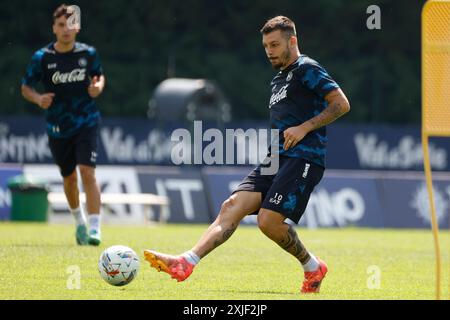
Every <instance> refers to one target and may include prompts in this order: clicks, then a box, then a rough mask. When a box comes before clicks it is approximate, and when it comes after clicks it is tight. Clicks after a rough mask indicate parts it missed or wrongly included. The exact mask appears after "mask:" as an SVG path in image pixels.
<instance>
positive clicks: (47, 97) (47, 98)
mask: <svg viewBox="0 0 450 320" xmlns="http://www.w3.org/2000/svg"><path fill="white" fill-rule="evenodd" d="M54 96H55V94H54V93H52V92H49V93H44V94H41V95H40V96H39V101H38V102H39V103H38V105H39V107H41V108H42V109H48V107H50V105H51V104H52V102H53V97H54Z"/></svg>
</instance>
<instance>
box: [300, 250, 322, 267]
mask: <svg viewBox="0 0 450 320" xmlns="http://www.w3.org/2000/svg"><path fill="white" fill-rule="evenodd" d="M309 256H310V257H311V258H310V259H309V260H308V262H307V263H305V264H302V267H303V270H305V272H312V271H316V270H317V269H319V260H317V258H316V257H315V256H314V255H313V254H312V253H310V254H309Z"/></svg>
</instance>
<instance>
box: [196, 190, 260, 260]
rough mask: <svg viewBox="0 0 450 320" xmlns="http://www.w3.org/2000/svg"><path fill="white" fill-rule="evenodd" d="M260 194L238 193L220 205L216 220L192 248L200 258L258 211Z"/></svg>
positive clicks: (221, 242)
mask: <svg viewBox="0 0 450 320" xmlns="http://www.w3.org/2000/svg"><path fill="white" fill-rule="evenodd" d="M260 204H261V194H260V193H256V192H245V191H243V192H238V193H235V194H233V195H232V196H231V197H230V198H228V199H227V200H226V201H225V202H224V203H223V205H222V208H221V210H220V213H219V215H218V216H217V218H216V220H215V221H214V222H213V223H212V224H211V225H210V226H209V228H208V229H207V230H206V232H205V233H204V234H203V235H202V237H201V238H200V240H199V241H198V242H197V244H196V245H195V246H194V247H193V248H192V251H193V252H195V254H196V255H197V256H199V257H200V258H203V257H205V256H206V255H207V254H208V253H210V252H211V251H213V250H214V249H215V248H217V247H218V246H220V245H221V244H223V243H224V242H225V241H227V240H228V239H229V238H230V237H231V235H232V234H233V233H234V231H235V230H236V228H237V227H238V225H239V222H240V221H241V220H242V219H243V218H244V217H245V216H246V215H247V214H249V213H251V212H254V211H256V210H258V208H259V206H260Z"/></svg>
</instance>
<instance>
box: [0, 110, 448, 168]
mask: <svg viewBox="0 0 450 320" xmlns="http://www.w3.org/2000/svg"><path fill="white" fill-rule="evenodd" d="M327 130H328V138H329V141H328V149H327V156H326V163H327V168H328V169H363V170H409V171H410V170H413V171H423V151H422V143H421V135H420V127H419V126H386V125H384V126H379V125H377V126H375V125H366V124H365V125H343V124H340V123H336V124H331V125H330V126H328V128H327ZM268 139H269V140H270V134H269V132H268V122H267V121H251V122H250V121H235V122H232V123H229V124H227V127H223V128H215V127H214V125H212V124H211V123H209V124H207V123H204V122H186V123H159V122H155V121H150V120H147V119H141V118H140V119H137V118H132V119H129V118H124V119H120V118H105V119H103V122H102V125H101V128H100V137H99V142H100V143H99V150H98V164H122V165H182V166H186V167H187V168H189V167H191V166H192V165H198V166H208V165H211V164H213V165H223V166H248V165H254V164H256V163H258V162H260V161H261V160H262V158H263V157H264V155H265V154H266V152H267V143H268ZM230 145H231V146H232V147H231V149H230V148H229V147H230ZM449 152H450V139H448V138H432V139H431V140H430V161H431V164H432V168H433V170H436V171H450V161H449ZM176 157H178V159H177V158H176ZM180 158H182V160H183V162H180ZM0 162H4V163H53V160H52V157H51V153H50V150H49V148H48V141H47V137H46V134H45V120H44V119H43V118H41V117H17V116H16V117H10V116H2V117H1V118H0Z"/></svg>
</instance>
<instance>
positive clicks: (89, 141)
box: [48, 126, 98, 177]
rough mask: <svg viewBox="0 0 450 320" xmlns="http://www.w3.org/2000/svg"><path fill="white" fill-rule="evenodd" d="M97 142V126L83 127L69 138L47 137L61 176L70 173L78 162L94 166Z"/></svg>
mask: <svg viewBox="0 0 450 320" xmlns="http://www.w3.org/2000/svg"><path fill="white" fill-rule="evenodd" d="M97 142H98V126H93V127H85V128H83V129H81V131H80V132H78V133H77V134H76V135H74V136H72V137H69V138H52V137H49V138H48V145H49V147H50V151H51V152H52V155H53V160H55V163H56V164H57V165H58V167H59V170H60V172H61V175H62V176H63V177H67V176H69V175H71V174H72V172H73V171H74V170H75V168H76V166H77V165H79V164H83V165H87V166H90V167H94V168H95V164H96V162H97V144H98V143H97Z"/></svg>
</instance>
